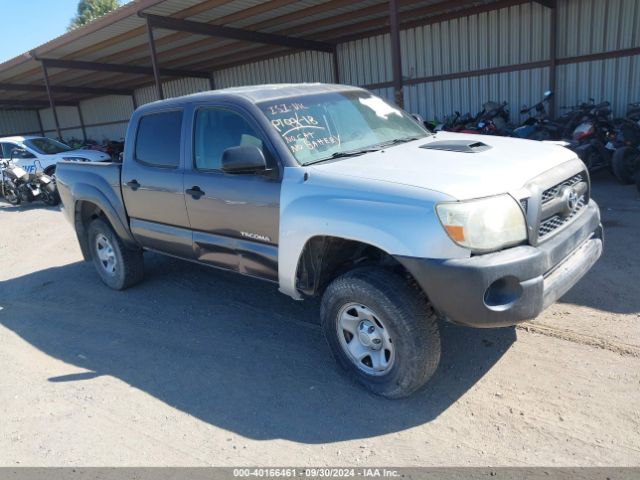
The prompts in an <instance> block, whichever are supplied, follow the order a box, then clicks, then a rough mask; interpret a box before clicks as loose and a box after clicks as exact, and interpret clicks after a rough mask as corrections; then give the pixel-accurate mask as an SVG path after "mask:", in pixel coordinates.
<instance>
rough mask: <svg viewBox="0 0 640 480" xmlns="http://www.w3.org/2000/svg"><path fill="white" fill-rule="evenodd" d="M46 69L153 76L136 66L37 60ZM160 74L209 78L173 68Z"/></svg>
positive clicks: (203, 73) (53, 59)
mask: <svg viewBox="0 0 640 480" xmlns="http://www.w3.org/2000/svg"><path fill="white" fill-rule="evenodd" d="M37 60H39V61H41V62H42V63H43V64H44V65H46V66H47V67H48V68H67V69H70V70H92V71H97V72H115V73H128V74H131V75H149V76H153V68H151V67H140V66H138V65H119V64H115V63H100V62H84V61H80V60H60V59H57V58H38V59H37ZM160 74H161V75H165V76H167V77H194V78H209V75H210V74H209V73H208V72H194V71H191V70H181V69H175V68H161V69H160Z"/></svg>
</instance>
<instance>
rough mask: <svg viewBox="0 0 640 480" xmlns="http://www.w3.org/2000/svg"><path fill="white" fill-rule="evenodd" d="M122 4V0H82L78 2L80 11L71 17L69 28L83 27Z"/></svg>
mask: <svg viewBox="0 0 640 480" xmlns="http://www.w3.org/2000/svg"><path fill="white" fill-rule="evenodd" d="M119 6H120V0H80V1H79V2H78V12H77V13H76V16H75V17H73V18H72V19H71V23H70V24H69V27H67V30H73V29H74V28H78V27H81V26H82V25H84V24H85V23H89V22H90V21H92V20H95V19H96V18H98V17H101V16H103V15H106V14H107V13H109V12H110V11H112V10H115V9H116V8H118V7H119Z"/></svg>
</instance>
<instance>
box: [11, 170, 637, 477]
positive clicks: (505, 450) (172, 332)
mask: <svg viewBox="0 0 640 480" xmlns="http://www.w3.org/2000/svg"><path fill="white" fill-rule="evenodd" d="M594 197H595V199H596V200H597V201H598V202H599V203H600V205H601V208H602V213H603V219H604V224H605V235H606V242H605V255H604V257H603V258H602V259H601V261H600V262H599V263H598V264H597V265H596V267H595V268H594V269H593V270H592V271H591V272H590V273H589V274H588V276H587V277H586V278H585V279H583V280H582V281H581V283H580V284H579V285H578V286H576V288H574V289H573V290H572V291H571V292H570V293H569V294H567V295H566V296H565V297H564V298H563V299H562V301H561V302H560V303H558V304H556V305H554V306H552V307H551V308H550V309H549V310H548V311H546V312H545V313H544V314H543V315H542V316H541V317H540V318H539V319H537V320H536V321H534V322H531V323H530V324H526V325H523V326H521V327H519V328H517V329H515V328H506V329H498V330H472V329H466V328H460V327H455V326H451V325H444V326H443V349H444V356H443V359H442V362H441V365H440V368H439V371H438V372H437V373H436V376H435V377H434V379H433V380H432V381H431V382H430V384H429V386H428V388H427V389H426V390H424V391H423V392H421V393H419V394H418V395H416V396H414V397H412V398H410V399H408V400H403V401H388V400H384V399H381V398H377V397H374V396H372V395H369V394H367V393H365V392H364V391H363V390H361V389H360V388H359V387H357V386H355V385H352V384H351V383H350V382H349V381H347V380H346V379H345V378H344V377H343V376H342V375H341V374H340V373H339V372H338V370H337V369H336V367H335V366H334V364H333V362H332V361H331V359H330V357H329V351H328V348H327V346H326V345H325V343H324V341H323V339H322V337H321V333H320V330H319V327H318V326H317V325H316V323H315V322H316V321H317V320H316V319H317V316H318V313H317V304H315V303H313V302H305V303H297V302H294V301H293V300H290V299H288V297H285V296H283V295H281V294H279V293H278V292H277V290H276V287H275V286H273V285H269V284H263V283H261V282H258V281H255V280H251V279H246V278H243V277H239V276H235V275H233V274H227V273H224V272H219V271H215V270H212V269H207V268H205V267H201V266H198V265H194V264H190V263H186V262H181V261H178V260H174V259H170V258H165V257H162V256H159V255H151V254H149V255H147V256H146V263H147V273H146V280H145V282H144V283H143V284H142V285H140V286H138V287H135V288H132V289H130V290H127V291H125V292H114V291H111V290H109V289H108V288H107V287H105V286H103V285H102V283H101V282H100V281H99V279H98V276H97V275H96V274H95V273H94V270H93V266H92V265H91V264H89V263H84V262H82V261H81V260H82V259H81V255H80V250H79V248H78V246H77V242H76V239H75V236H74V233H73V230H72V228H71V226H70V225H69V224H68V223H67V222H66V220H65V219H64V218H63V214H62V213H61V212H60V211H59V210H58V209H48V208H44V207H43V206H42V205H41V204H34V205H26V206H22V207H20V208H15V207H11V206H10V205H8V204H6V203H0V306H1V307H2V310H0V365H2V368H0V466H16V465H23V466H26V465H30V466H31V465H34V466H69V465H74V466H147V465H149V466H151V465H155V466H165V465H176V466H177V465H217V466H223V465H225V466H230V465H234V466H244V465H251V466H256V465H258V466H267V465H273V466H284V465H287V466H291V465H316V466H320V465H332V466H336V465H353V466H369V465H377V466H380V465H393V466H422V465H424V466H427V465H428V466H434V465H477V466H482V465H514V466H519V465H547V466H552V465H557V466H560V465H562V466H576V465H600V466H607V465H618V466H640V433H639V432H640V246H639V245H640V243H639V242H640V200H639V199H638V195H637V192H636V190H635V187H622V186H620V185H617V184H616V183H615V182H614V181H613V180H612V179H611V178H610V177H609V175H608V174H606V173H602V174H600V175H596V176H595V178H594Z"/></svg>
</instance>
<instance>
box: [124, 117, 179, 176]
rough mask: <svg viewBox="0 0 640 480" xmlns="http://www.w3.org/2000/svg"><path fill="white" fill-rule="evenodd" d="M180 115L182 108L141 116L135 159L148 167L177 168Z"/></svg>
mask: <svg viewBox="0 0 640 480" xmlns="http://www.w3.org/2000/svg"><path fill="white" fill-rule="evenodd" d="M182 117H183V112H182V110H169V111H163V112H157V113H149V114H146V115H144V116H143V117H141V118H140V121H139V123H138V132H137V135H136V144H135V159H136V161H138V162H140V163H142V164H144V165H147V166H150V167H162V168H177V167H178V166H179V165H180V146H181V138H182Z"/></svg>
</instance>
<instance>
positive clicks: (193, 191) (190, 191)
mask: <svg viewBox="0 0 640 480" xmlns="http://www.w3.org/2000/svg"><path fill="white" fill-rule="evenodd" d="M185 193H186V194H187V195H191V196H192V197H193V198H194V199H195V200H197V199H199V198H200V197H201V196H203V195H204V192H203V191H202V190H200V187H198V186H193V187H191V188H187V189H186V190H185Z"/></svg>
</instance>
